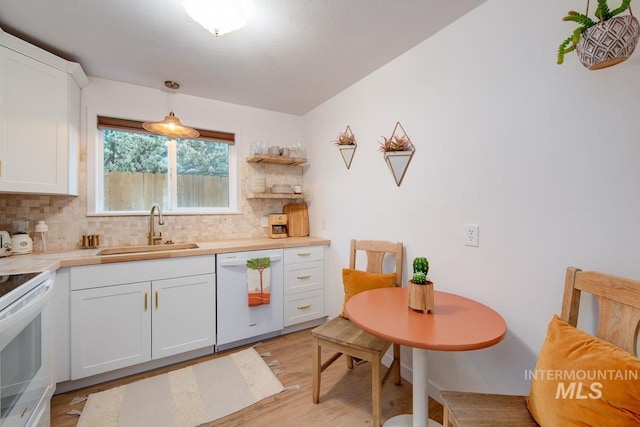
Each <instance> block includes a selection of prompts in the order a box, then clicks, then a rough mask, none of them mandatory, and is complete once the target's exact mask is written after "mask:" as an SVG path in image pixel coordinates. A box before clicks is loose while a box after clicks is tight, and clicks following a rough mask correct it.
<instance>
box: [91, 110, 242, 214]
mask: <svg viewBox="0 0 640 427" xmlns="http://www.w3.org/2000/svg"><path fill="white" fill-rule="evenodd" d="M93 117H95V122H93V125H89V126H87V140H88V141H90V140H93V141H95V143H94V144H88V147H87V216H137V215H148V214H149V211H148V209H145V210H136V211H104V169H103V168H104V151H103V148H104V141H103V135H104V133H103V132H102V130H103V129H111V130H117V131H124V132H141V133H147V134H150V132H148V131H146V130H144V128H142V123H143V122H142V121H138V120H131V119H118V118H114V117H107V116H102V115H99V114H96V115H95V116H93ZM197 130H198V131H199V132H200V134H201V137H199V138H193V139H194V140H198V139H200V140H206V141H213V142H221V143H226V144H228V145H229V158H228V161H229V206H227V207H202V208H197V207H183V208H181V207H178V206H175V204H176V203H177V181H176V179H177V178H176V176H175V167H176V146H177V141H176V140H175V139H170V140H169V142H168V147H167V148H168V153H167V162H168V165H167V172H168V180H169V186H168V188H167V191H168V197H169V202H170V205H171V208H170V209H169V210H164V209H163V211H162V213H163V214H165V215H203V214H205V215H227V214H239V213H241V212H240V211H239V190H240V185H239V168H238V155H239V151H240V150H239V147H238V145H239V144H238V139H237V137H238V135H239V133H238V132H229V131H211V130H207V129H197ZM91 131H93V132H95V135H94V137H93V138H90V134H91ZM174 181H175V182H174ZM150 208H151V207H150V206H149V209H150Z"/></svg>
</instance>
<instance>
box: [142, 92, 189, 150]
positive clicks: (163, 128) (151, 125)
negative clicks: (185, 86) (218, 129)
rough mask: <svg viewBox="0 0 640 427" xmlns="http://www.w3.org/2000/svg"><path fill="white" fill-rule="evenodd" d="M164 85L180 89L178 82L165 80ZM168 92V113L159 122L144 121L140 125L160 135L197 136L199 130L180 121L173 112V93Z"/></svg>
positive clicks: (172, 136)
mask: <svg viewBox="0 0 640 427" xmlns="http://www.w3.org/2000/svg"><path fill="white" fill-rule="evenodd" d="M164 85H165V86H166V87H167V88H169V89H170V90H171V91H172V92H173V91H177V90H178V89H180V83H176V82H174V81H172V80H167V81H166V82H164ZM172 92H171V93H169V111H170V112H169V115H168V116H165V118H164V120H162V121H160V122H144V123H142V127H143V128H144V130H146V131H148V132H151V133H154V134H156V135H162V136H166V137H169V138H185V139H190V138H197V137H199V136H200V132H198V131H197V130H195V129H193V128H190V127H189V126H185V125H183V124H182V123H180V119H179V118H177V117H176V115H175V114H173V102H172V101H173V93H172Z"/></svg>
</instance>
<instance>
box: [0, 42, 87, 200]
mask: <svg viewBox="0 0 640 427" xmlns="http://www.w3.org/2000/svg"><path fill="white" fill-rule="evenodd" d="M88 84H89V80H88V79H87V76H86V75H85V74H84V72H83V71H82V68H80V65H79V64H76V63H74V62H69V61H66V60H64V59H61V58H59V57H57V56H55V55H53V54H51V53H49V52H46V51H44V50H42V49H40V48H38V47H35V46H33V45H31V44H29V43H26V42H24V41H23V40H20V39H18V38H16V37H13V36H11V35H9V34H7V33H4V32H2V30H0V192H3V193H37V194H69V195H77V194H78V161H79V151H78V150H79V148H78V145H79V141H78V140H79V135H80V129H79V127H80V126H79V125H80V89H81V88H84V87H86V86H87V85H88Z"/></svg>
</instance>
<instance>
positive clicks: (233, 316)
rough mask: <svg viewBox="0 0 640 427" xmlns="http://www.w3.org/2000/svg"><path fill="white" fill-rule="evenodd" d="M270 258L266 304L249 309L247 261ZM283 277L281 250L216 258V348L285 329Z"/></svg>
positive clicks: (242, 253)
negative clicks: (269, 286) (268, 288)
mask: <svg viewBox="0 0 640 427" xmlns="http://www.w3.org/2000/svg"><path fill="white" fill-rule="evenodd" d="M256 258H269V259H270V268H269V270H268V273H269V275H270V276H269V279H270V285H271V289H270V297H269V303H268V304H260V305H255V306H250V305H249V302H248V296H247V261H248V260H250V259H256ZM283 286H284V276H283V254H282V249H270V250H263V251H247V252H235V253H228V254H219V255H216V292H217V322H216V325H217V339H216V349H217V350H224V349H226V348H231V347H234V346H236V345H240V344H242V343H243V342H242V341H243V340H247V339H249V338H253V337H257V336H261V335H265V334H269V333H272V332H276V331H280V330H282V329H283V328H284V318H283V306H284V291H283Z"/></svg>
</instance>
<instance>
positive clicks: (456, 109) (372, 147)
mask: <svg viewBox="0 0 640 427" xmlns="http://www.w3.org/2000/svg"><path fill="white" fill-rule="evenodd" d="M584 7H585V3H584V2H583V1H575V0H571V1H565V2H561V3H559V2H557V1H554V0H540V1H537V2H514V1H512V0H489V1H488V2H487V3H485V4H484V5H482V6H480V7H479V8H477V9H476V10H474V11H473V12H471V13H470V14H468V15H466V16H465V17H463V18H462V19H460V20H458V21H457V22H455V23H454V24H453V25H451V26H449V27H447V28H445V29H444V30H443V31H441V32H440V33H438V34H436V35H435V36H433V37H431V38H430V39H428V40H426V41H425V42H423V43H422V44H420V45H418V46H417V47H415V48H414V49H412V50H411V51H409V52H408V53H406V54H405V55H403V56H401V57H399V58H397V59H396V60H394V61H392V62H391V63H389V64H387V65H385V66H384V67H382V68H381V69H379V70H377V71H376V72H374V73H372V74H371V75H369V76H368V77H366V78H364V79H363V80H361V81H360V82H358V83H357V84H355V85H353V86H352V87H350V88H348V89H347V90H345V91H344V92H343V93H341V94H339V95H338V96H336V97H334V98H333V99H331V100H330V101H328V102H326V103H325V104H323V105H321V106H320V107H318V108H316V109H315V110H314V111H312V112H311V113H309V114H307V115H306V116H305V117H304V119H305V125H306V135H307V145H308V151H309V158H310V159H311V162H312V164H311V166H310V167H309V168H308V170H307V171H306V172H305V186H306V191H307V192H308V193H310V194H312V195H313V200H311V202H310V209H311V214H310V217H311V220H312V227H311V228H312V234H315V235H322V236H325V237H328V238H330V239H331V241H332V244H331V268H330V272H329V277H328V283H330V284H331V285H330V286H331V288H330V290H329V298H328V302H327V304H328V309H329V312H330V314H333V315H335V314H337V313H338V312H339V310H340V308H341V304H342V297H343V293H342V288H341V279H340V274H341V268H342V267H343V266H345V265H346V263H347V260H348V248H349V243H348V242H349V239H351V238H369V239H385V240H393V241H402V242H404V244H405V245H406V255H405V257H406V258H405V259H406V262H405V266H406V267H405V278H406V275H407V273H408V272H409V271H410V263H411V260H412V259H413V258H414V257H416V256H426V257H428V258H429V261H430V265H431V269H430V273H429V277H430V279H431V280H433V281H434V282H435V286H436V289H439V290H443V291H449V292H454V293H459V294H462V295H464V296H467V297H470V298H474V299H476V300H478V301H481V302H483V303H485V304H487V305H489V306H490V307H492V308H494V309H495V310H497V311H498V312H499V313H501V314H502V315H503V316H504V318H505V320H506V322H507V325H508V328H509V331H508V334H507V337H506V338H505V340H504V341H503V342H501V343H500V344H498V345H496V346H494V347H492V348H490V349H485V350H479V351H473V352H467V353H438V352H433V353H432V354H431V355H430V379H431V382H432V384H433V385H434V386H436V388H438V387H439V388H442V389H460V390H470V391H471V390H475V391H489V392H500V393H527V392H528V389H529V383H528V382H527V381H525V379H524V372H525V370H527V369H533V368H534V365H535V360H536V356H537V353H538V351H539V348H540V346H541V345H542V342H543V340H544V337H545V334H546V326H547V324H548V322H549V320H550V319H551V316H552V314H553V313H559V310H560V306H561V300H562V290H563V284H564V274H565V269H566V268H567V267H568V266H576V267H580V268H582V269H585V270H599V271H604V272H608V273H613V274H616V275H621V276H627V277H631V278H636V279H640V263H638V253H640V227H639V226H638V225H637V223H638V218H640V197H639V191H638V183H640V167H638V164H639V162H640V137H639V136H640V121H639V120H638V111H639V110H640V108H639V107H640V101H639V96H638V95H639V92H640V83H639V80H638V76H639V75H640V53H636V54H635V56H633V57H632V58H631V59H629V60H628V61H627V62H625V63H623V64H620V65H618V66H616V67H613V68H610V69H605V70H601V71H588V70H586V69H585V68H584V67H582V65H581V64H580V63H579V62H578V60H577V57H576V56H575V54H570V55H567V58H566V60H565V64H564V65H562V66H559V65H557V64H556V63H555V61H556V59H555V52H556V49H557V46H558V44H559V43H560V42H561V41H562V40H563V39H564V38H566V37H567V36H568V35H569V34H570V32H571V31H572V30H573V28H574V26H573V24H570V23H566V22H562V21H561V18H562V17H563V16H564V15H565V14H566V12H567V10H569V9H578V10H584ZM396 121H400V122H401V123H402V126H403V127H404V129H405V130H406V131H407V133H408V135H409V137H410V138H411V141H412V142H413V144H414V145H415V147H416V153H415V156H414V158H413V160H412V163H411V164H410V166H409V169H408V172H407V174H406V176H405V179H404V182H403V183H402V186H401V187H399V188H398V187H397V186H396V184H395V182H394V180H393V178H392V176H391V173H390V172H389V171H388V169H387V166H386V164H385V162H384V160H383V157H382V155H381V154H380V153H378V152H377V151H376V150H377V142H378V141H380V140H382V135H385V136H390V134H391V132H392V131H393V128H394V125H395V123H396ZM347 125H350V127H351V129H352V130H353V132H354V133H355V135H356V139H357V142H358V149H357V151H356V154H355V157H354V159H353V163H352V165H351V169H350V170H347V169H346V168H345V166H344V163H343V161H342V158H341V157H340V154H339V152H338V150H337V148H335V147H334V146H333V145H332V141H333V140H334V139H335V138H336V137H337V135H338V133H339V132H341V131H343V130H344V129H345V127H346V126H347ZM465 223H475V224H479V225H480V246H479V247H478V248H472V247H465V246H464V245H463V226H464V224H465ZM325 224H326V229H323V225H325ZM407 266H409V268H407ZM436 304H437V301H436ZM583 314H585V319H587V320H588V319H589V318H590V313H589V310H587V311H585V312H584V313H583ZM581 323H582V324H584V323H585V322H584V319H583V320H581ZM588 323H589V324H587V325H585V326H586V327H587V328H589V327H590V323H591V322H588ZM405 353H406V352H405ZM405 360H408V358H405Z"/></svg>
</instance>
